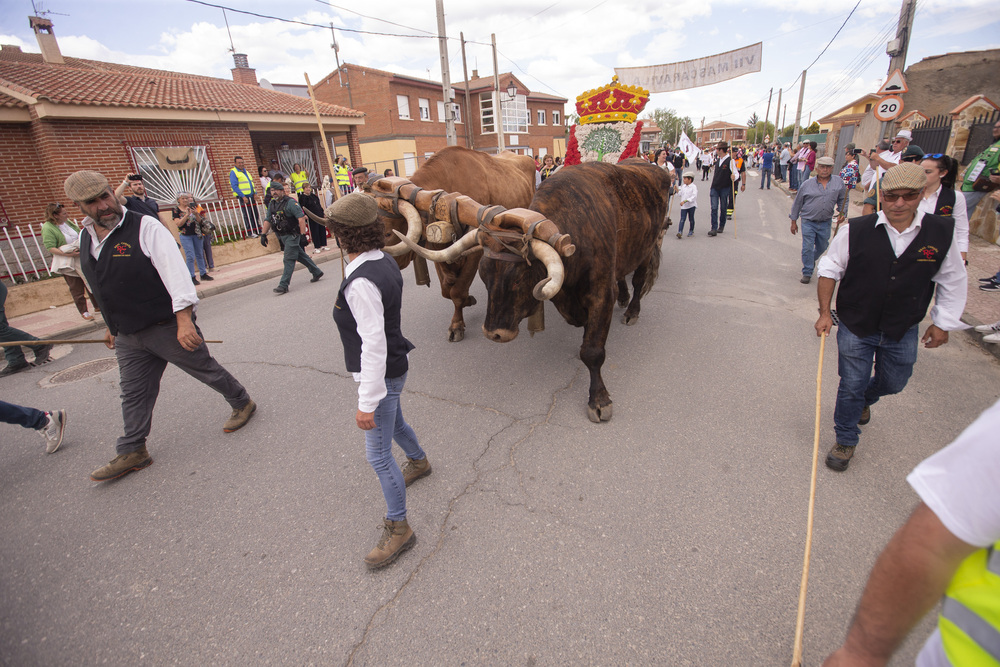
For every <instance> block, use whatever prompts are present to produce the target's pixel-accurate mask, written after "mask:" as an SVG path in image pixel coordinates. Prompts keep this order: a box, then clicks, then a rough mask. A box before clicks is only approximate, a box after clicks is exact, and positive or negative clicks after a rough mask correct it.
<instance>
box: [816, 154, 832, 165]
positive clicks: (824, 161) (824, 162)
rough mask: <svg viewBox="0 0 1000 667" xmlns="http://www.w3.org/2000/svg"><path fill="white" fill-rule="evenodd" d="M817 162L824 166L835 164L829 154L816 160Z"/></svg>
mask: <svg viewBox="0 0 1000 667" xmlns="http://www.w3.org/2000/svg"><path fill="white" fill-rule="evenodd" d="M816 164H818V165H820V166H823V167H832V166H833V158H832V157H830V156H829V155H824V156H823V157H821V158H820V159H818V160H816Z"/></svg>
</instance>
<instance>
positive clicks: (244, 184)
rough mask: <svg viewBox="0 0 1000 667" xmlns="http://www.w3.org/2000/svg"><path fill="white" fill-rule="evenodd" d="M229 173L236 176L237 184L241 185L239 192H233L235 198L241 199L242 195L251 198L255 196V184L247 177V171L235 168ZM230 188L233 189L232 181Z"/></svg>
mask: <svg viewBox="0 0 1000 667" xmlns="http://www.w3.org/2000/svg"><path fill="white" fill-rule="evenodd" d="M229 173H230V174H236V182H237V183H239V192H237V191H236V190H233V196H234V197H239V196H241V195H242V196H244V197H249V196H250V195H252V194H253V183H252V182H251V181H250V177H249V176H248V175H247V172H246V171H244V170H243V169H237V168H236V167H233V168H232V169H230V170H229ZM230 187H232V181H230Z"/></svg>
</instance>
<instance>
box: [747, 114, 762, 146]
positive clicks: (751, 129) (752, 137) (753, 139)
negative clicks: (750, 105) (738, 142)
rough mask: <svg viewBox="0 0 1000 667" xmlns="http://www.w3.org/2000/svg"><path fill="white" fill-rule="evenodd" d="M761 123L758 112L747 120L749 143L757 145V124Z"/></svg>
mask: <svg viewBox="0 0 1000 667" xmlns="http://www.w3.org/2000/svg"><path fill="white" fill-rule="evenodd" d="M759 122H760V118H759V117H758V116H757V112H754V113H753V115H752V116H750V118H748V119H747V128H748V131H747V143H751V144H755V143H757V123H759Z"/></svg>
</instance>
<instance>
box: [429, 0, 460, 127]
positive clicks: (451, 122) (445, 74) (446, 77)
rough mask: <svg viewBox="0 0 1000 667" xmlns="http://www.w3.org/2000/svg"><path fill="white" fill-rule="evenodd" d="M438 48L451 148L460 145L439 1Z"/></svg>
mask: <svg viewBox="0 0 1000 667" xmlns="http://www.w3.org/2000/svg"><path fill="white" fill-rule="evenodd" d="M434 4H435V6H436V7H437V22H438V47H439V50H440V52H441V93H442V95H444V137H445V143H447V145H449V146H455V145H456V144H458V138H457V137H456V136H455V112H454V110H453V109H452V106H451V105H452V104H454V102H453V101H452V97H453V95H454V94H453V93H452V92H451V73H450V72H449V71H448V36H447V35H446V34H445V29H444V0H437V1H436V2H435V3H434Z"/></svg>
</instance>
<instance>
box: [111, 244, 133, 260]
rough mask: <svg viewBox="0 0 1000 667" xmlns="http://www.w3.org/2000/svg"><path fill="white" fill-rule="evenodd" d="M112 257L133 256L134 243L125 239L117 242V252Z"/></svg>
mask: <svg viewBox="0 0 1000 667" xmlns="http://www.w3.org/2000/svg"><path fill="white" fill-rule="evenodd" d="M111 256H112V257H131V256H132V245H131V244H129V243H125V242H124V241H122V242H120V243H116V244H115V254H113V255H111Z"/></svg>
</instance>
